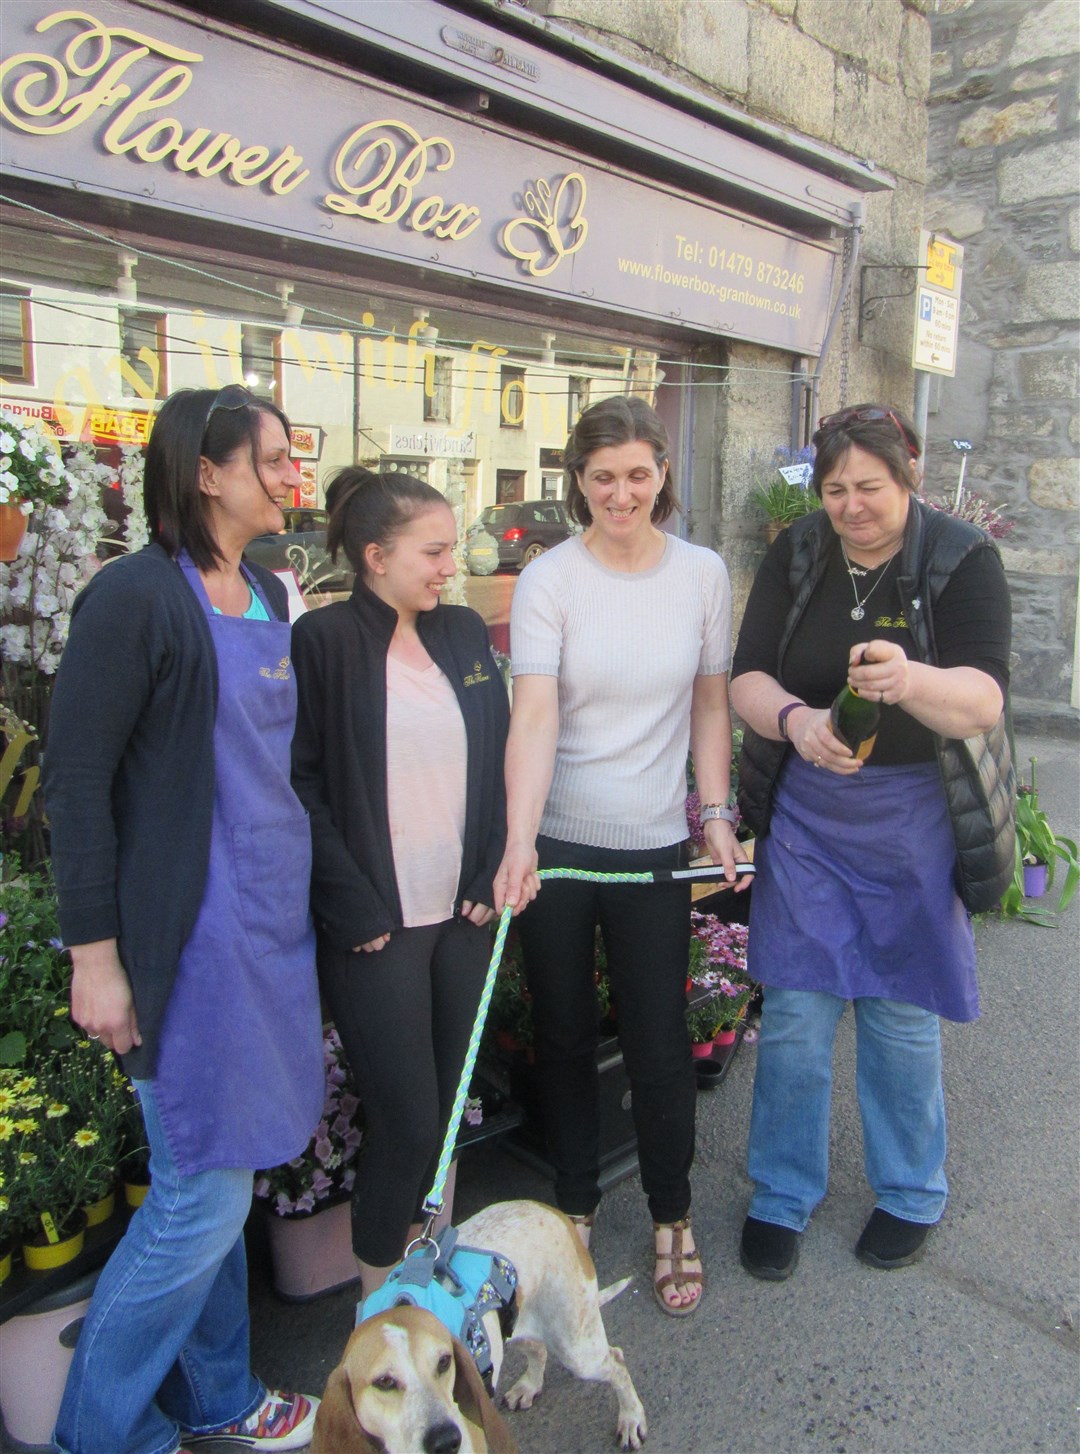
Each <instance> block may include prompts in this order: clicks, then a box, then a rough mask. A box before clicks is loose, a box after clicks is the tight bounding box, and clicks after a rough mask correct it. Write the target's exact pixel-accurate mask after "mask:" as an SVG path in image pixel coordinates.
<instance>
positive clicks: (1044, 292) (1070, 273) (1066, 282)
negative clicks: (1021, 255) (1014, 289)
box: [1013, 262, 1080, 323]
mask: <svg viewBox="0 0 1080 1454" xmlns="http://www.w3.org/2000/svg"><path fill="white" fill-rule="evenodd" d="M1013 317H1014V319H1015V320H1016V322H1017V323H1030V322H1037V321H1039V320H1041V319H1044V318H1046V319H1061V320H1069V319H1074V318H1080V269H1078V268H1077V266H1076V264H1075V263H1073V262H1067V263H1066V262H1062V263H1039V264H1037V265H1036V266H1035V267H1033V268H1030V269H1029V270H1028V275H1027V277H1026V278H1025V279H1024V286H1023V289H1022V290H1021V293H1020V300H1019V302H1018V304H1017V306H1016V308H1015V310H1014V312H1013Z"/></svg>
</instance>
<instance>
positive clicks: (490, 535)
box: [465, 500, 576, 576]
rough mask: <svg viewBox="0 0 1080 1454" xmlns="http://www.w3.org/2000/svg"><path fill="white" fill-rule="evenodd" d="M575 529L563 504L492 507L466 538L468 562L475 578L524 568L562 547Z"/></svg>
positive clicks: (524, 503)
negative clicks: (553, 547) (552, 549)
mask: <svg viewBox="0 0 1080 1454" xmlns="http://www.w3.org/2000/svg"><path fill="white" fill-rule="evenodd" d="M575 528H576V527H575V526H574V524H573V523H572V521H571V520H570V517H569V516H568V515H567V513H566V506H565V505H564V504H563V502H562V501H561V500H515V501H513V502H511V503H509V504H506V505H489V506H488V507H487V509H486V510H484V511H483V513H482V514H481V515H480V516H479V517H478V518H477V519H476V520H474V521H473V523H472V524H471V525H470V526H469V529H468V531H467V532H466V535H465V560H466V562H467V563H468V567H469V570H470V571H471V572H472V574H473V575H474V576H475V575H489V574H490V573H491V572H492V571H493V570H496V569H497V568H498V567H499V566H511V567H514V568H516V569H517V570H520V569H521V567H522V566H526V565H528V564H529V561H530V560H535V559H536V557H537V556H538V555H543V553H544V551H545V550H550V549H551V547H552V546H553V545H559V544H561V543H562V541H564V540H565V539H566V537H567V536H568V535H570V534H571V533H572V532H573V531H574V529H575Z"/></svg>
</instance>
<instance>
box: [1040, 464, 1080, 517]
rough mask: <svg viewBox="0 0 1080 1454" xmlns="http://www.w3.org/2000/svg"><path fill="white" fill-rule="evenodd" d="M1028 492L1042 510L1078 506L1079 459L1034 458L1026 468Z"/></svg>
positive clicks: (1079, 499) (1079, 496)
mask: <svg viewBox="0 0 1080 1454" xmlns="http://www.w3.org/2000/svg"><path fill="white" fill-rule="evenodd" d="M1028 494H1029V496H1030V497H1031V500H1032V503H1033V504H1035V505H1041V506H1042V508H1043V509H1044V510H1069V511H1072V512H1075V511H1076V509H1077V507H1078V506H1080V459H1078V458H1077V457H1076V456H1075V455H1070V456H1066V457H1065V458H1063V459H1037V460H1034V461H1033V462H1032V464H1031V467H1030V468H1029V470H1028Z"/></svg>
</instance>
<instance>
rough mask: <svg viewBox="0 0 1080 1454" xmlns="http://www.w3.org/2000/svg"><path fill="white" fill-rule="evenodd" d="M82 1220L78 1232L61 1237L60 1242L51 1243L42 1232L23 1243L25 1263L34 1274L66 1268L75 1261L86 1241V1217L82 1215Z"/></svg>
mask: <svg viewBox="0 0 1080 1454" xmlns="http://www.w3.org/2000/svg"><path fill="white" fill-rule="evenodd" d="M80 1218H81V1220H80V1225H79V1229H78V1231H77V1232H72V1233H71V1234H70V1236H67V1237H61V1238H60V1240H59V1242H49V1241H48V1240H47V1239H46V1237H45V1234H44V1232H40V1233H38V1235H37V1236H36V1237H34V1238H33V1239H32V1240H31V1241H29V1242H24V1243H23V1261H24V1262H25V1263H26V1265H27V1267H28V1268H29V1269H30V1270H31V1271H32V1272H48V1271H49V1270H50V1269H51V1268H53V1267H64V1266H65V1265H66V1264H67V1263H69V1262H74V1261H75V1259H76V1257H78V1255H79V1253H80V1252H81V1251H82V1250H83V1243H84V1242H85V1241H86V1217H85V1215H82V1214H80Z"/></svg>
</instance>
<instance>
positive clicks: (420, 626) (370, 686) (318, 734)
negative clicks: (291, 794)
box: [293, 581, 510, 950]
mask: <svg viewBox="0 0 1080 1454" xmlns="http://www.w3.org/2000/svg"><path fill="white" fill-rule="evenodd" d="M397 619H398V617H397V612H396V611H395V610H394V609H393V608H392V607H391V606H388V605H387V604H386V602H385V601H382V600H381V599H380V598H379V597H378V596H376V595H375V594H374V593H373V592H372V591H370V590H369V589H368V588H367V586H365V585H363V584H362V583H361V582H359V581H358V582H357V584H356V587H355V589H354V590H353V593H352V596H351V597H350V598H349V600H348V601H341V602H338V603H337V604H335V605H332V606H324V607H323V608H322V609H321V610H318V611H311V612H309V613H308V614H307V615H306V616H302V617H301V618H300V620H299V621H297V623H296V625H295V626H294V628H293V663H294V665H295V668H296V682H297V688H298V690H299V694H300V703H299V709H298V714H297V721H296V736H295V738H294V740H293V787H294V788H295V789H296V793H297V796H298V797H299V798H300V801H301V802H302V803H303V804H304V806H305V808H307V810H308V812H309V814H310V815H311V833H312V846H313V852H314V863H313V866H312V885H311V906H312V911H313V913H314V915H315V924H316V928H317V929H318V931H319V933H320V934H321V935H323V936H325V938H326V939H327V941H328V942H329V943H331V944H333V945H334V946H335V947H336V948H338V949H344V950H349V949H355V948H356V947H357V946H358V945H360V944H367V943H368V942H369V941H370V940H372V939H376V938H378V937H379V936H380V935H382V934H389V933H391V932H392V931H394V930H397V929H400V928H401V927H402V914H401V900H400V898H399V895H398V889H397V876H396V873H395V871H394V854H393V846H392V844H391V839H390V818H389V811H388V806H387V784H386V657H387V653H388V651H389V649H390V639H391V637H392V636H393V634H394V629H395V627H396V626H397ZM417 631H418V633H419V636H420V640H421V641H422V642H423V644H424V647H425V649H426V650H427V652H428V654H429V655H430V657H431V659H432V661H434V662H435V664H436V665H437V666H438V667H439V669H440V670H441V671H442V672H443V674H444V675H445V676H446V677H447V679H448V680H449V682H450V685H451V686H452V687H453V689H454V694H455V696H456V697H457V700H458V705H459V706H460V708H461V715H462V718H463V720H464V723H465V738H466V743H467V749H468V765H467V769H466V801H465V834H464V839H463V842H462V856H461V878H460V881H459V885H458V893H457V897H456V900H455V908H456V909H458V908H460V904H461V900H462V899H470V900H472V901H473V902H475V903H481V904H488V905H490V904H491V903H492V900H493V897H494V887H493V884H494V877H495V871H496V869H497V868H498V866H499V863H500V861H501V859H502V854H503V849H504V847H505V844H506V792H505V788H504V784H503V753H504V750H505V746H506V733H507V727H508V725H509V715H510V714H509V703H508V701H507V697H506V688H505V686H504V685H503V681H502V677H501V675H500V673H499V669H498V667H497V666H496V665H495V661H494V659H493V657H492V654H491V643H490V641H489V640H488V634H487V627H486V626H485V625H484V621H483V618H482V617H481V616H479V615H478V614H477V613H476V612H475V611H473V610H470V609H469V608H468V607H467V606H448V605H443V604H440V605H438V606H436V607H435V609H434V610H432V611H425V612H421V614H420V615H419V617H418V618H417Z"/></svg>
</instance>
